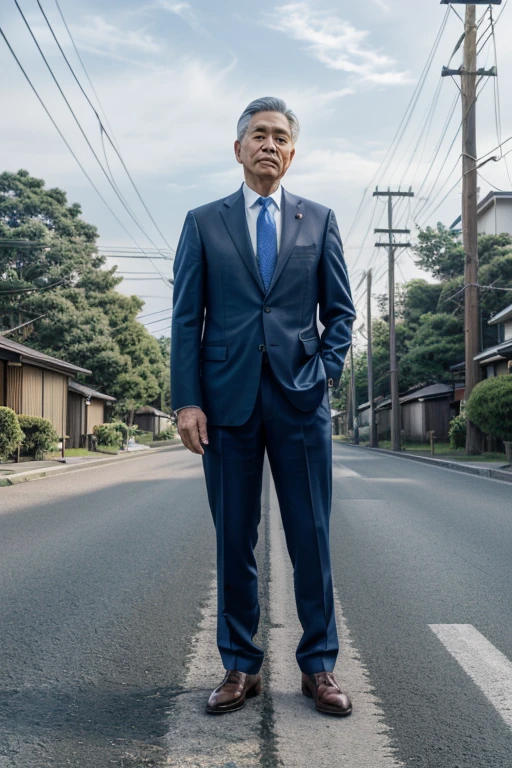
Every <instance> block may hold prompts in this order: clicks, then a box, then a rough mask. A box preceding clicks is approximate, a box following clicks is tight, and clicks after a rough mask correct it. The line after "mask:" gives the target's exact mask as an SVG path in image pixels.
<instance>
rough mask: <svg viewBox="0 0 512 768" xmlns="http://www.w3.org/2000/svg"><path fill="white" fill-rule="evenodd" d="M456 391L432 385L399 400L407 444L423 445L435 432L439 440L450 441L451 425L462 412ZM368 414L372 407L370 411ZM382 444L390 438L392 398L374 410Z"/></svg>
mask: <svg viewBox="0 0 512 768" xmlns="http://www.w3.org/2000/svg"><path fill="white" fill-rule="evenodd" d="M456 392H457V389H456V388H455V386H454V385H453V384H442V383H439V384H429V385H427V386H423V387H417V388H416V389H414V390H410V391H409V392H406V393H405V394H404V395H402V396H401V397H400V418H401V425H402V426H401V429H402V433H403V436H404V438H405V440H415V441H418V442H424V441H426V440H428V433H429V432H430V431H434V432H435V434H436V439H437V440H448V428H449V426H450V421H451V420H452V419H453V418H454V416H456V415H457V414H458V412H459V405H460V403H459V401H458V398H457V396H456ZM368 411H369V407H368ZM375 413H376V418H377V428H378V436H379V440H389V439H390V434H391V398H390V397H388V398H386V399H385V400H382V401H381V402H380V403H379V404H378V405H377V406H376V408H375Z"/></svg>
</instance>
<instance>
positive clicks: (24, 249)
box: [0, 170, 169, 410]
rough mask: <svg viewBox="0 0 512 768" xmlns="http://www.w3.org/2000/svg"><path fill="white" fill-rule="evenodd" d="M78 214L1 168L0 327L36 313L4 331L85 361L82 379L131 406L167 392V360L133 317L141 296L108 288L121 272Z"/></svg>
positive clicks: (22, 174) (25, 177)
mask: <svg viewBox="0 0 512 768" xmlns="http://www.w3.org/2000/svg"><path fill="white" fill-rule="evenodd" d="M80 214H81V208H80V206H79V205H78V204H76V203H74V204H72V205H68V202H67V198H66V194H65V192H63V191H62V190H60V189H46V188H45V184H44V181H42V180H41V179H35V178H32V177H31V176H30V175H29V174H28V173H27V171H23V170H22V171H18V173H16V174H13V173H2V174H0V275H1V276H2V286H1V288H0V328H1V329H3V330H4V331H5V330H6V329H10V328H14V327H16V326H18V325H22V324H23V323H25V322H26V321H28V320H32V319H34V318H39V319H37V320H35V321H34V322H33V323H30V324H29V325H27V326H25V327H24V328H22V329H20V330H19V331H17V332H15V333H11V334H10V338H13V339H15V340H17V341H20V342H22V343H27V344H28V345H29V346H31V347H34V348H35V349H39V350H40V351H42V352H46V353H48V354H52V355H55V356H56V357H61V358H63V359H65V360H67V361H68V362H71V363H75V364H76V365H80V366H82V367H85V368H89V369H90V370H92V373H93V375H92V377H89V378H86V379H84V381H86V382H87V383H88V384H91V385H93V386H97V387H98V388H99V389H101V390H102V391H104V392H107V393H108V394H111V395H113V396H114V397H117V398H118V399H119V400H120V402H121V405H122V403H123V402H126V403H127V410H133V407H134V406H136V405H138V404H141V405H142V404H148V403H151V402H153V401H155V400H157V399H158V398H160V397H161V393H162V392H164V393H167V391H168V389H169V384H168V379H169V366H168V364H167V359H166V356H165V354H164V353H163V347H162V346H161V345H160V344H159V342H158V341H157V340H156V339H155V338H154V337H153V336H151V334H150V333H149V332H148V331H147V330H146V329H145V328H144V326H143V325H142V324H141V323H139V322H137V320H136V317H137V314H138V313H139V312H140V310H141V308H142V307H143V304H144V302H143V301H142V300H141V299H139V298H137V297H136V296H129V297H127V296H123V295H122V294H120V293H118V292H117V291H116V290H115V288H116V286H117V285H119V283H120V282H121V281H122V278H121V277H119V276H117V275H116V274H115V268H114V269H105V259H104V258H103V257H102V256H100V255H99V254H98V251H97V248H96V241H97V237H98V232H97V230H96V228H95V227H94V226H92V225H90V224H87V223H86V222H85V221H83V219H82V218H81V216H80ZM7 241H9V242H7ZM16 241H20V243H19V244H17V243H16ZM26 241H29V245H26ZM164 397H165V394H164Z"/></svg>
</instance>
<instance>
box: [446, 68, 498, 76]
mask: <svg viewBox="0 0 512 768" xmlns="http://www.w3.org/2000/svg"><path fill="white" fill-rule="evenodd" d="M455 75H461V76H462V75H471V76H472V77H475V76H476V77H498V70H497V68H496V67H491V68H490V69H484V68H483V67H481V68H480V69H477V70H475V71H474V72H472V71H470V70H467V69H464V67H459V68H458V69H448V67H443V69H442V70H441V77H452V76H455Z"/></svg>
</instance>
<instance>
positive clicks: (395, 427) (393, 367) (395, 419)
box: [373, 188, 414, 452]
mask: <svg viewBox="0 0 512 768" xmlns="http://www.w3.org/2000/svg"><path fill="white" fill-rule="evenodd" d="M373 196H374V197H387V198H388V228H387V229H374V233H375V234H376V235H377V234H387V235H388V238H389V239H388V242H387V243H375V247H376V248H387V249H388V294H389V374H390V389H391V450H393V451H397V452H398V451H401V450H402V445H401V442H402V441H401V439H400V428H401V420H400V393H399V389H398V365H397V361H396V333H395V250H396V249H397V248H410V247H411V244H410V243H395V242H394V240H393V236H394V235H408V234H410V232H411V230H410V229H393V198H394V197H414V192H412V191H411V189H410V188H409V191H408V192H401V191H400V190H398V191H396V192H392V191H391V190H390V189H389V188H388V190H387V192H379V190H378V189H376V190H375V192H374V193H373Z"/></svg>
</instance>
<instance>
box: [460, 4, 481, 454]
mask: <svg viewBox="0 0 512 768" xmlns="http://www.w3.org/2000/svg"><path fill="white" fill-rule="evenodd" d="M476 38H477V26H476V7H475V6H474V5H468V6H467V7H466V23H465V37H464V63H463V65H462V67H463V71H464V72H466V73H467V74H463V75H462V77H461V81H462V82H461V91H462V93H461V98H462V173H463V176H462V242H463V245H464V253H465V262H464V287H465V291H464V336H465V340H466V344H465V348H466V355H465V357H466V390H465V393H464V397H465V399H466V400H467V399H468V398H469V396H470V394H471V392H472V391H473V387H474V386H475V384H478V382H479V381H480V365H479V363H478V361H475V356H476V355H478V353H479V352H480V311H479V295H478V288H477V283H478V228H477V170H476V162H477V157H476V68H477V56H476ZM481 450H482V433H481V432H480V430H479V429H477V427H475V425H474V424H472V422H471V421H469V419H468V420H467V423H466V453H468V454H475V453H481Z"/></svg>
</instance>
